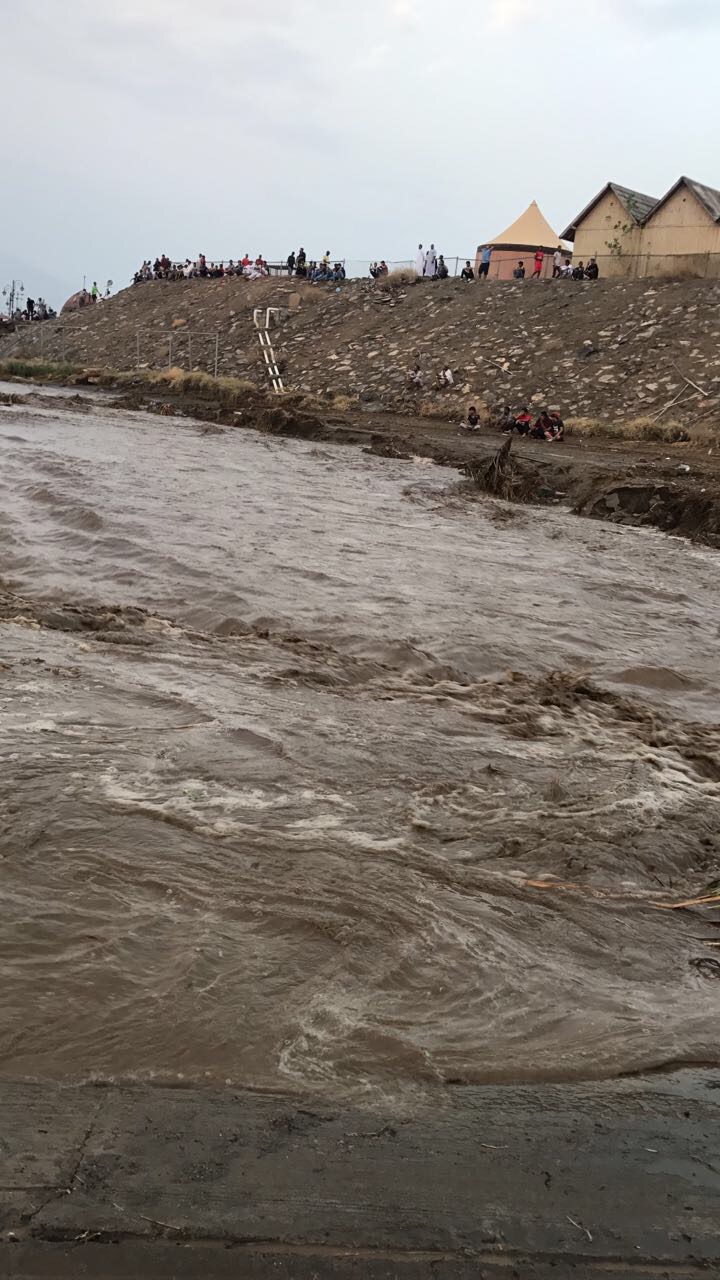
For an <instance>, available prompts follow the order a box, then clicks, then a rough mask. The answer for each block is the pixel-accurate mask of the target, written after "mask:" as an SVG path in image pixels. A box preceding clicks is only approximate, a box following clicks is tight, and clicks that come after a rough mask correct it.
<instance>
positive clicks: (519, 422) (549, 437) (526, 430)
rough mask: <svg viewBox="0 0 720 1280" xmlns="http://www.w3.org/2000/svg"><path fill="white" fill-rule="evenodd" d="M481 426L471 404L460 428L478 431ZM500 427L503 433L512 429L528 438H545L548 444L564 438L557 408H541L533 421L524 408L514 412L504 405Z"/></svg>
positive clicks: (511, 431)
mask: <svg viewBox="0 0 720 1280" xmlns="http://www.w3.org/2000/svg"><path fill="white" fill-rule="evenodd" d="M481 426H482V422H481V419H480V414H479V413H478V411H477V409H476V407H475V405H474V404H471V405H470V408H469V409H468V414H467V418H466V419H465V421H464V422H463V423H462V427H461V429H462V430H463V431H478V430H479V429H480V427H481ZM500 429H501V431H502V432H503V434H504V435H512V433H513V431H517V433H518V435H520V436H527V437H528V439H530V440H546V441H548V443H549V444H557V443H559V442H561V441H562V440H564V439H565V424H564V422H563V420H562V418H561V416H560V410H559V409H543V410H542V412H541V413H540V415H539V416H538V417H537V418H536V419H535V421H533V416H532V414H531V413H528V411H527V409H526V408H523V409H521V410H520V412H519V413H516V412H515V411H514V410H513V409H511V408H510V405H505V408H504V410H503V412H502V415H501V418H500Z"/></svg>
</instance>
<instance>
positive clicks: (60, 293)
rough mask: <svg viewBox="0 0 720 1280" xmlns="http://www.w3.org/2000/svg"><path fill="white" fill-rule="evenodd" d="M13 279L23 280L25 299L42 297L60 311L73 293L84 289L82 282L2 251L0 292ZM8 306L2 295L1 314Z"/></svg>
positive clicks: (0, 255) (0, 298)
mask: <svg viewBox="0 0 720 1280" xmlns="http://www.w3.org/2000/svg"><path fill="white" fill-rule="evenodd" d="M13 279H14V280H22V282H23V284H24V285H25V297H27V296H28V294H29V296H30V297H31V298H36V299H37V298H39V297H42V298H44V299H45V301H46V302H49V303H50V305H51V306H52V307H55V308H56V309H57V310H58V311H59V310H60V307H61V306H62V304H63V302H65V300H66V298H69V296H70V294H71V293H74V292H75V290H76V289H79V288H82V280H80V281H79V282H78V281H76V280H72V279H70V278H68V277H63V276H62V275H56V274H55V273H54V272H53V271H47V270H46V269H45V268H44V267H39V266H38V265H37V264H36V263H32V262H27V261H26V260H25V259H24V258H19V257H16V256H15V255H14V254H13V253H12V252H8V250H7V249H6V250H3V251H0V290H2V289H4V288H5V286H6V285H10V284H11V283H12V281H13ZM6 306H7V302H6V299H5V298H3V297H2V295H1V294H0V312H2V311H4V310H5V308H6Z"/></svg>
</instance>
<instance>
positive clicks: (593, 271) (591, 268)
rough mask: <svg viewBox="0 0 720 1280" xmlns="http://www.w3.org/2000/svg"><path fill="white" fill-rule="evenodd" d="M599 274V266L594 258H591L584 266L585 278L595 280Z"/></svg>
mask: <svg viewBox="0 0 720 1280" xmlns="http://www.w3.org/2000/svg"><path fill="white" fill-rule="evenodd" d="M599 275H600V268H599V267H598V264H597V262H596V261H595V259H594V258H591V259H590V261H589V262H588V264H587V266H586V268H585V278H586V280H597V278H598V276H599Z"/></svg>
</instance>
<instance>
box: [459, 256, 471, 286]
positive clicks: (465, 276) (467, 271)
mask: <svg viewBox="0 0 720 1280" xmlns="http://www.w3.org/2000/svg"><path fill="white" fill-rule="evenodd" d="M460 279H461V280H468V281H470V280H474V279H475V272H474V271H473V269H472V267H471V266H470V259H469V258H468V260H467V262H466V263H465V266H464V267H463V269H462V271H461V272H460Z"/></svg>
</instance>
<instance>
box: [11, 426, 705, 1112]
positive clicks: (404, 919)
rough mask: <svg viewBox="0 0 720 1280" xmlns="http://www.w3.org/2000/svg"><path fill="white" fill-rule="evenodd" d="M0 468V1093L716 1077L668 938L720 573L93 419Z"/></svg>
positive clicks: (34, 442) (466, 504)
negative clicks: (29, 1085)
mask: <svg viewBox="0 0 720 1280" xmlns="http://www.w3.org/2000/svg"><path fill="white" fill-rule="evenodd" d="M0 449H1V452H2V468H1V469H0V577H2V579H3V580H4V583H5V586H6V588H7V589H8V591H12V592H13V593H16V594H17V596H20V597H22V599H21V600H20V601H18V602H17V603H16V604H14V605H13V603H12V600H11V598H10V597H9V596H8V600H9V601H10V603H9V604H6V608H5V614H4V617H5V621H4V622H3V623H2V624H1V625H0V690H1V692H2V706H1V710H2V723H1V732H0V751H1V753H2V768H1V769H0V808H1V819H0V821H1V834H0V883H1V884H2V911H1V912H0V964H1V968H0V973H1V975H2V981H1V982H0V1072H2V1073H3V1074H4V1075H5V1076H14V1077H31V1078H47V1077H52V1078H55V1079H61V1080H80V1079H83V1080H85V1079H94V1078H100V1079H115V1080H132V1079H142V1080H161V1081H170V1082H174V1081H185V1082H188V1081H201V1082H202V1081H205V1082H208V1083H213V1084H216V1085H217V1084H220V1085H222V1084H223V1083H225V1082H228V1083H230V1084H232V1085H234V1086H239V1085H245V1086H250V1087H262V1088H265V1089H267V1088H270V1089H282V1090H284V1091H287V1090H291V1091H292V1090H298V1091H308V1090H310V1091H316V1092H317V1091H320V1092H324V1093H326V1094H328V1095H335V1096H338V1097H341V1096H349V1095H352V1096H355V1097H363V1096H368V1097H371V1096H372V1097H377V1096H379V1095H381V1094H382V1095H386V1096H388V1097H394V1098H397V1099H402V1097H404V1096H405V1097H410V1096H413V1095H415V1094H418V1095H419V1094H422V1093H423V1092H425V1091H432V1090H433V1089H434V1088H435V1087H436V1086H438V1085H442V1084H444V1083H446V1082H465V1081H467V1082H478V1081H486V1080H523V1079H526V1080H534V1079H564V1078H584V1077H597V1076H612V1075H617V1074H620V1073H622V1072H626V1071H630V1070H639V1069H641V1068H645V1067H653V1066H658V1065H662V1064H668V1063H671V1062H679V1061H683V1062H715V1061H717V1059H718V1056H719V1053H718V1049H719V1043H718V1042H719V1038H720V1033H719V1030H718V1028H719V1023H718V1017H717V1010H718V997H719V996H720V983H719V982H718V981H717V968H720V966H716V962H715V961H714V960H713V956H717V955H720V952H717V951H713V950H712V949H711V948H710V947H709V946H708V942H709V941H712V940H713V936H715V938H716V940H717V938H718V933H719V931H717V930H716V929H715V926H714V925H713V923H712V920H711V919H710V918H707V917H703V918H698V917H697V916H693V915H691V914H690V913H684V912H673V911H662V910H658V909H656V907H655V906H654V905H653V904H654V903H657V902H659V901H660V902H662V901H665V902H667V901H673V900H679V899H682V898H683V897H687V896H689V895H691V894H694V893H699V892H702V890H703V889H704V888H705V887H706V886H707V885H708V884H710V883H711V882H713V881H714V880H717V878H718V877H719V876H720V854H719V852H718V845H719V838H718V834H717V833H718V832H719V831H720V783H719V779H720V757H719V756H718V742H719V735H718V732H717V728H716V723H717V716H718V703H719V699H720V663H719V662H718V632H719V626H720V599H719V597H718V590H717V582H718V568H719V566H720V558H719V557H718V554H717V553H716V552H713V551H709V550H705V549H701V548H696V547H693V546H692V545H690V544H689V543H687V542H683V541H680V540H676V539H669V538H666V537H665V536H664V535H662V534H659V533H655V532H648V531H640V530H635V529H630V528H621V527H616V526H609V525H603V524H600V523H597V522H591V521H587V520H583V519H581V518H579V517H576V516H573V515H571V514H569V513H567V512H565V511H563V510H561V509H559V508H553V509H543V510H538V509H534V508H529V507H514V508H513V507H508V506H505V505H504V504H502V503H499V502H495V501H492V500H487V499H476V500H472V499H471V497H469V496H468V495H466V494H465V493H464V492H463V491H462V488H461V487H460V485H459V484H458V481H457V478H456V476H455V475H454V473H453V472H450V471H444V470H441V469H439V468H435V467H433V466H432V465H429V464H423V463H420V462H418V463H415V464H413V463H412V462H406V461H393V460H385V459H378V458H375V457H371V456H367V455H365V454H363V453H362V452H361V451H356V450H354V449H349V448H341V447H337V448H330V447H325V446H323V447H318V446H317V445H314V444H311V443H304V442H295V441H281V440H276V439H271V438H267V437H263V436H259V435H256V434H254V433H253V432H250V431H226V432H218V433H215V432H208V431H207V430H206V429H205V430H203V429H202V428H201V427H199V426H197V425H194V424H192V423H188V422H180V421H175V420H173V419H169V418H150V417H145V416H143V415H130V414H127V415H123V414H121V413H120V412H118V411H113V410H111V409H108V408H105V407H103V406H100V405H99V406H98V410H97V413H95V412H83V413H79V412H76V411H74V410H73V409H72V408H71V407H66V408H63V407H62V406H59V407H58V411H57V412H55V411H54V410H50V411H49V410H44V411H43V410H39V409H37V408H33V407H22V406H11V407H8V408H5V409H3V410H2V411H0ZM548 879H551V880H552V881H553V887H551V888H543V887H542V886H539V885H538V884H537V882H538V881H543V880H548ZM528 882H530V883H528Z"/></svg>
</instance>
